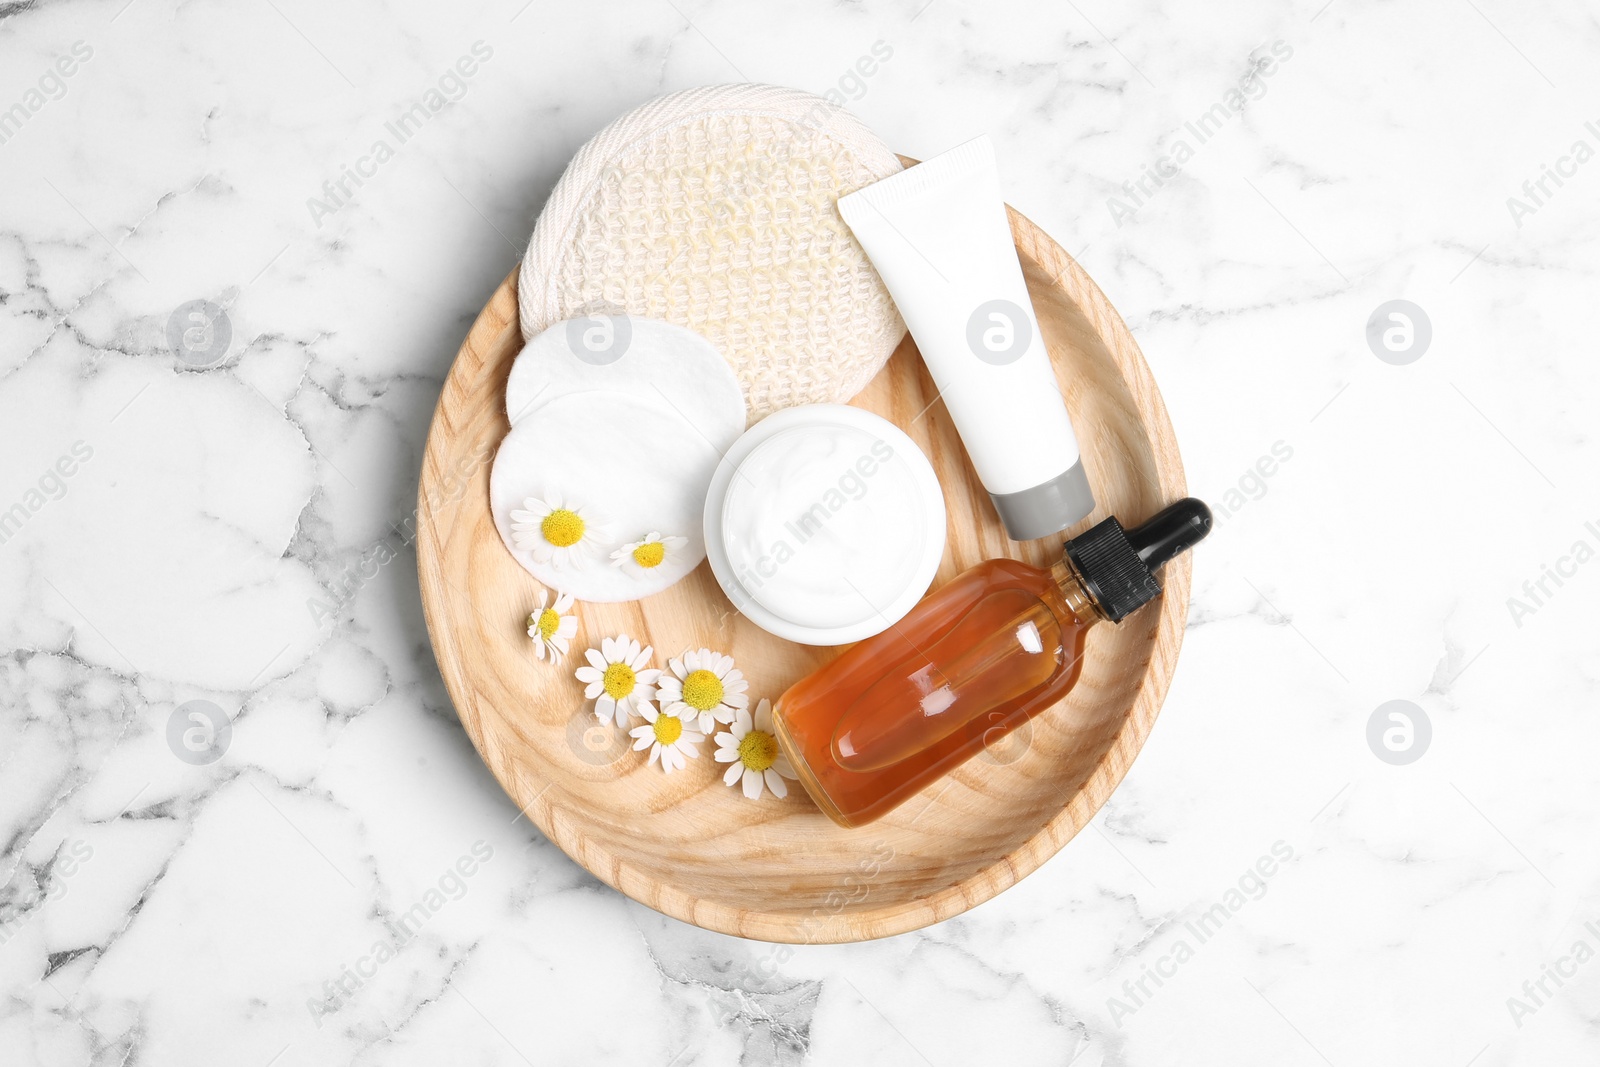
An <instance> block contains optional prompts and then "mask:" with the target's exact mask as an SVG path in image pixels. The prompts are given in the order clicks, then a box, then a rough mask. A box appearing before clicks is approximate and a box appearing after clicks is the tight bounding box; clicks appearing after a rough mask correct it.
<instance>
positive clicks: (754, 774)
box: [744, 767, 761, 800]
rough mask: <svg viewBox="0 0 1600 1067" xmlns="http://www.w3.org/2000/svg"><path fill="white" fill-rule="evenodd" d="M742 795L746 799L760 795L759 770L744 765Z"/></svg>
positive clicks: (753, 798) (752, 798)
mask: <svg viewBox="0 0 1600 1067" xmlns="http://www.w3.org/2000/svg"><path fill="white" fill-rule="evenodd" d="M744 795H745V798H746V799H747V800H755V799H756V798H757V797H759V796H761V772H760V771H753V770H751V769H750V768H748V767H746V768H745V771H744Z"/></svg>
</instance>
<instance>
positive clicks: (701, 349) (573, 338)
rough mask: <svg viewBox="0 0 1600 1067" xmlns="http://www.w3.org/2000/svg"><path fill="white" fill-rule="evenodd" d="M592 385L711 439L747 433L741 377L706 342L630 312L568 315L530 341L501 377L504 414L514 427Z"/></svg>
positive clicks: (688, 333)
mask: <svg viewBox="0 0 1600 1067" xmlns="http://www.w3.org/2000/svg"><path fill="white" fill-rule="evenodd" d="M593 390H609V391H612V392H620V393H627V394H629V395H631V396H640V397H644V398H646V399H648V400H653V401H656V402H665V403H667V404H668V405H670V406H671V407H672V408H673V410H674V411H676V412H680V413H682V414H683V415H684V416H687V417H689V418H690V419H691V420H692V421H694V422H695V424H696V425H697V426H699V427H700V429H701V430H702V431H703V432H704V433H705V434H706V436H707V437H710V438H711V439H713V440H717V441H721V440H727V441H729V442H731V441H732V440H733V439H734V438H736V437H738V436H739V434H740V433H742V432H743V431H744V400H743V399H742V398H741V396H740V393H739V382H738V380H737V379H736V378H735V377H734V376H733V371H732V370H731V369H729V367H728V364H727V361H726V360H724V359H723V358H722V355H721V354H720V353H719V352H718V351H717V350H716V349H715V348H714V347H712V345H711V342H709V341H707V340H706V339H705V338H704V337H701V336H700V335H699V334H697V333H695V332H694V331H693V330H686V329H684V328H683V327H682V326H674V325H673V324H672V323H670V322H661V321H659V320H657V319H640V318H634V317H632V316H601V315H595V316H589V317H584V318H576V319H570V320H568V321H567V322H562V323H557V324H556V325H554V326H552V327H550V329H548V330H545V331H544V332H543V333H541V334H539V335H537V336H535V337H534V338H533V339H532V340H530V341H529V342H528V343H527V344H526V345H525V346H523V349H522V352H521V353H520V354H519V355H518V356H517V359H516V362H515V363H513V364H512V365H511V374H510V375H509V376H508V377H507V379H506V417H507V418H508V419H509V420H510V421H511V424H512V425H513V426H515V425H516V424H517V423H518V422H519V421H521V420H522V419H523V418H524V417H526V416H528V415H530V414H532V413H533V412H534V411H536V410H537V408H538V406H539V405H540V404H544V403H548V402H549V401H551V400H554V399H556V398H557V397H562V396H566V395H567V394H568V393H574V392H587V391H593Z"/></svg>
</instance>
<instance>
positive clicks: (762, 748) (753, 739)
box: [739, 730, 778, 771]
mask: <svg viewBox="0 0 1600 1067" xmlns="http://www.w3.org/2000/svg"><path fill="white" fill-rule="evenodd" d="M739 762H740V763H742V764H744V765H745V766H746V767H749V768H750V769H751V770H752V771H764V770H766V769H767V768H768V767H771V766H772V765H773V764H774V763H776V762H778V739H777V738H776V737H773V736H772V735H771V734H765V733H762V732H761V731H760V730H751V731H750V732H749V733H747V734H745V735H744V739H743V740H742V741H740V742H739Z"/></svg>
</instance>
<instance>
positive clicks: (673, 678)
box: [658, 648, 750, 734]
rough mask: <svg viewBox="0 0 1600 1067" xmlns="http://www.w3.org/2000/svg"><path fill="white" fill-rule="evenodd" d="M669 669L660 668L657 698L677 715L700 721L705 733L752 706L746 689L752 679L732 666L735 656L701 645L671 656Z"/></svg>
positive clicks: (664, 706)
mask: <svg viewBox="0 0 1600 1067" xmlns="http://www.w3.org/2000/svg"><path fill="white" fill-rule="evenodd" d="M667 666H669V667H671V668H672V670H670V671H662V672H661V681H660V684H659V693H658V699H659V700H660V702H661V706H662V707H663V708H665V709H667V710H669V711H671V712H672V713H673V714H674V715H682V716H683V717H684V718H685V719H694V720H696V721H697V723H698V725H699V727H700V730H701V732H702V733H708V734H709V733H710V732H711V731H712V729H713V727H715V725H716V724H717V723H719V722H721V723H729V722H732V721H733V716H734V713H735V712H736V711H738V710H739V709H740V708H744V707H749V705H750V698H749V697H748V696H746V695H745V690H746V689H748V688H749V687H750V683H749V682H747V681H745V680H744V675H743V674H741V673H739V671H738V670H736V669H735V668H734V666H733V657H732V656H724V655H723V654H722V653H720V652H713V651H711V650H710V649H709V648H702V649H701V650H700V651H698V652H693V651H691V652H685V653H684V654H683V655H682V656H680V657H679V658H677V659H673V660H668V661H667Z"/></svg>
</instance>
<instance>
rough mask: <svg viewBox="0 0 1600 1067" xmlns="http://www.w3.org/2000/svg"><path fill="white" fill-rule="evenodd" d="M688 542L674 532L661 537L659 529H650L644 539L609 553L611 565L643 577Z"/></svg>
mask: <svg viewBox="0 0 1600 1067" xmlns="http://www.w3.org/2000/svg"><path fill="white" fill-rule="evenodd" d="M688 543H689V541H688V539H687V538H684V537H679V536H677V535H676V534H668V535H667V536H665V537H663V536H661V534H660V532H659V531H657V530H651V531H650V533H649V534H648V535H646V537H645V538H644V540H642V541H634V542H632V543H630V544H626V545H623V546H622V547H621V548H619V549H617V550H616V551H615V552H613V553H611V565H612V566H613V567H621V568H622V569H623V570H624V571H627V572H628V573H629V574H630V575H632V576H633V577H635V578H644V577H647V576H649V574H650V573H651V572H652V571H654V570H655V569H656V568H657V567H659V566H661V564H662V563H664V562H665V561H666V559H667V557H668V556H670V555H672V554H673V553H675V552H677V551H678V550H679V549H680V548H682V547H683V546H684V545H686V544H688Z"/></svg>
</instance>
